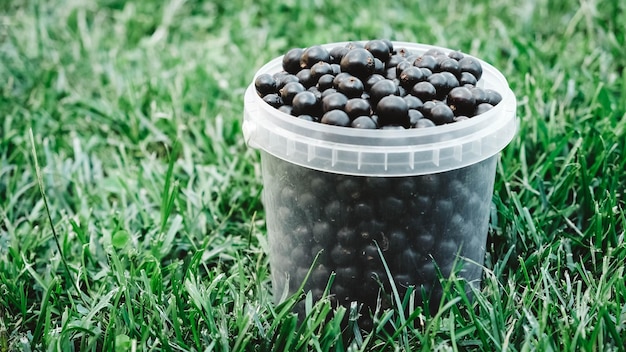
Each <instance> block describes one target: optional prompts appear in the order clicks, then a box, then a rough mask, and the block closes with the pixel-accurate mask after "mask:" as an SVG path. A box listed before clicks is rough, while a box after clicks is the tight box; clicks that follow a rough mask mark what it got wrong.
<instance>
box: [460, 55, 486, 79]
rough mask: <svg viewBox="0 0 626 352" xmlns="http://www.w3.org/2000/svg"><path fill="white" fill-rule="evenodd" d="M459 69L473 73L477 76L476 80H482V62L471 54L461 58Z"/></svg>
mask: <svg viewBox="0 0 626 352" xmlns="http://www.w3.org/2000/svg"><path fill="white" fill-rule="evenodd" d="M459 69H460V70H461V72H469V73H471V74H472V75H474V77H476V80H480V77H482V75H483V68H482V66H481V65H480V62H478V60H477V59H474V58H473V57H470V56H466V57H464V58H462V59H461V60H459Z"/></svg>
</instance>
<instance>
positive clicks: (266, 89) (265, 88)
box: [254, 73, 276, 97]
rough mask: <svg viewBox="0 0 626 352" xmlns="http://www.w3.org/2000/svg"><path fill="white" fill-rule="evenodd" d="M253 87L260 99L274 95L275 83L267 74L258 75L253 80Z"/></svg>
mask: <svg viewBox="0 0 626 352" xmlns="http://www.w3.org/2000/svg"><path fill="white" fill-rule="evenodd" d="M254 87H255V88H256V91H257V93H258V94H259V95H260V96H261V97H264V96H266V95H267V94H270V93H276V81H275V80H274V77H272V75H270V74H268V73H264V74H261V75H259V76H258V77H257V78H256V79H255V80H254Z"/></svg>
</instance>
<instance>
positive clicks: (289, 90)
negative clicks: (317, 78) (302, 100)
mask: <svg viewBox="0 0 626 352" xmlns="http://www.w3.org/2000/svg"><path fill="white" fill-rule="evenodd" d="M305 90H306V88H305V87H304V86H303V85H302V84H301V83H300V82H289V83H287V84H285V86H284V87H283V88H281V89H280V97H281V98H283V103H285V104H286V105H291V101H292V100H293V97H295V96H296V94H298V93H300V92H304V91H305Z"/></svg>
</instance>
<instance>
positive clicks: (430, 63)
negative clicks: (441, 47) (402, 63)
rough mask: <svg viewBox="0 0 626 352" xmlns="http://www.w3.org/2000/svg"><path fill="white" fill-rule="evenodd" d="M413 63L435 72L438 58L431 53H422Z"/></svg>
mask: <svg viewBox="0 0 626 352" xmlns="http://www.w3.org/2000/svg"><path fill="white" fill-rule="evenodd" d="M413 65H414V66H417V67H419V68H422V67H423V68H427V69H429V70H431V71H432V72H435V69H436V68H437V59H436V58H435V57H434V56H431V55H422V56H420V57H418V58H417V59H416V60H415V61H414V62H413Z"/></svg>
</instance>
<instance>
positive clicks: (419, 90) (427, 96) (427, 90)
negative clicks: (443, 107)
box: [410, 81, 437, 101]
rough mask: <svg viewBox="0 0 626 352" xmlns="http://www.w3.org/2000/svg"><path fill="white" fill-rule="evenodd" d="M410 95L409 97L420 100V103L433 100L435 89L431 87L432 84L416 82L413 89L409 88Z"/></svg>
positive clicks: (435, 93) (435, 94)
mask: <svg viewBox="0 0 626 352" xmlns="http://www.w3.org/2000/svg"><path fill="white" fill-rule="evenodd" d="M410 93H411V95H414V96H416V97H418V98H420V99H421V100H422V101H427V100H432V99H435V97H436V96H437V89H435V86H433V85H432V83H430V82H427V81H423V82H417V83H416V84H415V85H414V86H413V88H411V92H410Z"/></svg>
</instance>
